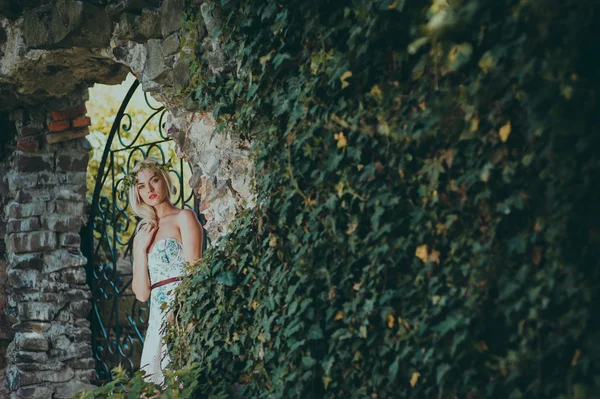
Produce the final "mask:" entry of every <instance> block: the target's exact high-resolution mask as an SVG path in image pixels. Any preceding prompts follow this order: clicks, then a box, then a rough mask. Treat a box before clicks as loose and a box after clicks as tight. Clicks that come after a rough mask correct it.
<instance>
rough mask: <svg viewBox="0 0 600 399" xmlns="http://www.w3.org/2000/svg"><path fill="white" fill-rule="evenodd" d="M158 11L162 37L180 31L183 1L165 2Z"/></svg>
mask: <svg viewBox="0 0 600 399" xmlns="http://www.w3.org/2000/svg"><path fill="white" fill-rule="evenodd" d="M160 11H161V13H162V21H161V22H162V23H161V31H162V35H163V37H167V36H169V35H170V34H171V33H173V32H175V31H177V30H179V29H181V15H182V14H183V12H184V11H185V0H165V1H163V3H162V5H161V7H160Z"/></svg>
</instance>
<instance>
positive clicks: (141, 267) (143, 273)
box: [131, 224, 153, 302]
mask: <svg viewBox="0 0 600 399" xmlns="http://www.w3.org/2000/svg"><path fill="white" fill-rule="evenodd" d="M151 229H153V227H152V226H149V225H147V224H146V225H144V226H143V227H141V228H140V230H139V231H138V234H136V235H135V237H134V239H133V281H132V282H131V289H132V290H133V293H134V294H135V297H136V298H137V300H138V301H141V302H146V301H147V300H148V298H149V297H150V276H149V275H148V256H147V254H146V248H147V245H144V243H143V242H142V241H144V240H143V239H142V238H145V237H140V233H142V234H143V235H144V236H145V235H146V234H149V233H150V232H151V231H152V230H151ZM142 230H144V231H143V232H142Z"/></svg>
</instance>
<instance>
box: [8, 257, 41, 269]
mask: <svg viewBox="0 0 600 399" xmlns="http://www.w3.org/2000/svg"><path fill="white" fill-rule="evenodd" d="M43 265H44V261H43V259H42V254H41V253H33V254H14V253H9V255H8V267H9V268H11V269H35V270H42V266H43Z"/></svg>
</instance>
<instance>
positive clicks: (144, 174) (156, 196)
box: [137, 169, 168, 206]
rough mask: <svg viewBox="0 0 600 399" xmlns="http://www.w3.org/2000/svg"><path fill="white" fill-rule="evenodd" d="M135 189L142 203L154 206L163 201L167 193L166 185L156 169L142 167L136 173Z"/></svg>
mask: <svg viewBox="0 0 600 399" xmlns="http://www.w3.org/2000/svg"><path fill="white" fill-rule="evenodd" d="M137 180H138V182H137V190H138V193H139V195H140V198H141V199H142V201H144V203H146V204H148V205H150V206H155V205H158V204H160V203H161V202H163V201H164V200H165V198H166V196H167V194H168V190H167V185H166V184H165V181H164V179H163V178H162V176H161V175H160V174H159V172H158V171H156V170H153V169H144V170H142V171H141V172H138V174H137Z"/></svg>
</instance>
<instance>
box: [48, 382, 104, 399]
mask: <svg viewBox="0 0 600 399" xmlns="http://www.w3.org/2000/svg"><path fill="white" fill-rule="evenodd" d="M88 381H90V380H89V379H88ZM94 388H96V387H95V386H94V385H92V384H87V383H86V382H84V381H79V380H77V379H73V380H71V381H69V382H66V383H64V384H60V385H58V386H56V388H55V390H54V396H53V398H54V399H71V398H72V397H74V396H75V394H77V393H80V392H87V391H91V390H93V389H94Z"/></svg>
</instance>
